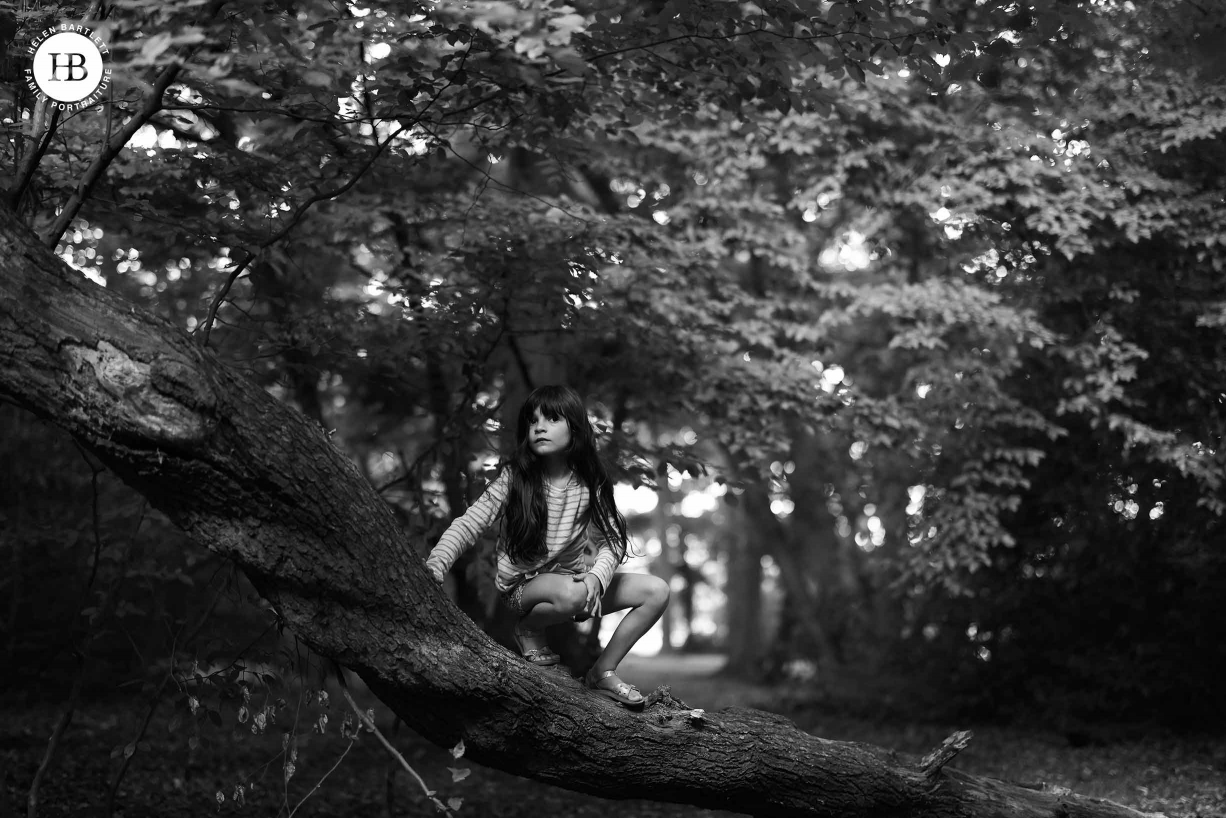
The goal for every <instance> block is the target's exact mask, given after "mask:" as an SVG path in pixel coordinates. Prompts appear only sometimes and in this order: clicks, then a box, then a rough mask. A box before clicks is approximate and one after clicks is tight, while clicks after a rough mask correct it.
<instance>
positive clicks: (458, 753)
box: [451, 739, 464, 758]
mask: <svg viewBox="0 0 1226 818" xmlns="http://www.w3.org/2000/svg"><path fill="white" fill-rule="evenodd" d="M463 755H464V739H460V743H459V744H457V745H456V746H454V747H452V748H451V757H452V758H461V757H463Z"/></svg>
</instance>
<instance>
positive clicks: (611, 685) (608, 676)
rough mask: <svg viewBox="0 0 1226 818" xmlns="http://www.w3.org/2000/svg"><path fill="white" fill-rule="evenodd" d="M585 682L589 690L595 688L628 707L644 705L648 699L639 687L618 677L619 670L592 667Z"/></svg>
mask: <svg viewBox="0 0 1226 818" xmlns="http://www.w3.org/2000/svg"><path fill="white" fill-rule="evenodd" d="M583 683H584V685H586V686H587V688H588V689H589V690H594V691H596V692H597V693H599V694H600V695H602V696H605V697H607V698H610V699H612V700H613V701H615V702H618V703H619V704H624V705H625V706H626V707H642V706H643V702H645V701H647V700H646V699H645V698H643V694H642V693H640V692H639V689H638V688H637V687H635V686H634V685H631V684H626V683H625V682H623V681H622V680H621V679H619V678H617V672H616V671H613V670H606V671H604V672H599V671H597V670H596V668H592V669H591V670H589V671H588V672H587V675H586V676H585V677H584V678H583Z"/></svg>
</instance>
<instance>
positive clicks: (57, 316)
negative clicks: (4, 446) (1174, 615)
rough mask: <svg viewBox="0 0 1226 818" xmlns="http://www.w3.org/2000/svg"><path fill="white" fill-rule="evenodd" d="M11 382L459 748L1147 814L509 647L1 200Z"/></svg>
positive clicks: (790, 788)
mask: <svg viewBox="0 0 1226 818" xmlns="http://www.w3.org/2000/svg"><path fill="white" fill-rule="evenodd" d="M0 395H2V396H4V397H6V398H8V399H10V400H12V401H15V402H17V403H19V404H20V405H22V406H24V407H26V408H28V409H31V410H33V411H34V412H36V413H37V414H39V415H41V416H43V417H45V418H48V419H50V420H52V421H54V422H55V423H57V424H59V425H60V426H62V427H64V428H65V429H67V430H68V431H69V432H71V433H72V434H73V435H75V436H76V437H77V439H78V440H80V441H81V442H82V444H84V445H86V446H88V447H89V448H90V449H92V450H93V451H94V452H96V453H97V454H98V456H99V457H101V458H102V459H103V460H104V461H105V462H106V463H107V464H108V466H110V468H112V469H114V471H115V472H116V473H117V474H118V475H120V476H121V477H122V478H123V479H124V480H126V481H127V482H129V483H130V484H131V485H133V486H134V487H135V488H136V489H137V490H139V491H140V492H142V493H143V494H144V495H145V496H147V497H148V498H149V500H150V501H151V502H152V503H153V504H154V505H156V506H157V507H158V508H160V509H161V510H162V511H164V512H165V513H166V514H167V515H169V516H170V517H171V518H172V519H173V520H174V521H175V522H176V523H178V524H179V525H180V526H182V527H183V528H184V529H185V530H186V531H187V532H188V533H189V534H190V535H191V536H193V537H194V538H195V539H197V540H198V541H200V542H201V543H203V544H205V545H207V546H208V547H209V548H211V549H213V550H214V551H216V552H217V553H219V554H222V555H224V556H226V557H229V558H231V559H233V560H234V561H235V562H236V563H238V564H239V565H240V566H241V567H242V568H243V569H244V570H245V571H246V572H247V574H248V576H249V577H250V578H251V580H252V581H253V582H254V583H255V585H256V587H257V588H258V589H259V591H260V593H261V594H263V595H264V596H265V597H266V598H267V599H268V600H269V601H270V602H271V603H272V604H273V605H274V606H275V609H276V611H277V612H278V613H279V614H280V616H282V617H283V618H284V620H285V622H286V623H287V624H288V625H289V627H291V628H292V629H293V630H294V631H295V632H296V633H297V634H298V635H299V636H300V637H301V638H302V639H304V640H305V641H306V642H308V643H309V644H310V645H311V646H312V647H313V648H314V649H315V650H317V651H318V652H319V653H320V654H322V655H324V656H328V657H332V658H334V659H335V660H336V661H338V662H339V663H341V664H342V665H345V666H347V667H349V668H351V669H352V670H353V671H355V672H356V673H358V675H359V676H361V677H362V679H363V680H364V681H365V682H366V683H367V684H368V685H369V686H370V688H371V689H372V690H373V691H374V692H375V693H376V694H377V695H378V696H379V697H380V698H381V699H382V700H383V702H384V703H386V704H387V705H388V706H389V707H390V708H391V709H392V710H393V711H395V712H396V714H397V715H399V716H400V717H401V718H403V719H404V721H405V722H406V723H407V724H409V725H410V726H412V727H413V728H414V729H415V730H417V731H418V732H419V733H421V734H422V735H423V736H425V737H427V738H428V739H430V740H432V741H434V742H436V743H438V744H439V745H441V746H446V747H449V746H452V745H454V744H455V743H456V742H457V741H458V740H460V739H463V740H464V741H465V744H466V746H467V747H468V754H469V756H470V757H471V758H472V759H473V760H474V761H477V762H479V763H482V764H486V765H489V766H491V767H496V768H498V769H502V770H506V771H509V772H512V773H516V774H519V775H524V776H528V777H531V778H534V779H537V780H540V781H545V782H549V783H552V784H557V785H559V786H563V787H568V788H571V789H575V790H579V791H582V792H588V793H593V794H596V795H602V796H606V797H609V798H650V799H657V800H662V801H677V802H684V803H691V804H696V805H700V806H705V807H712V808H719V809H728V810H735V811H741V812H746V813H753V814H762V815H795V816H847V815H859V816H865V817H866V818H867V816H874V818H877V817H878V816H945V815H950V816H952V815H978V816H1006V815H1008V816H1014V817H1015V818H1021V817H1024V816H1056V815H1061V816H1081V815H1085V816H1089V815H1102V816H1108V815H1114V816H1123V815H1134V816H1135V815H1138V814H1139V813H1136V812H1134V811H1132V810H1128V809H1126V808H1124V807H1120V806H1118V805H1114V804H1110V803H1107V802H1101V801H1092V800H1089V799H1084V798H1079V797H1076V796H1072V795H1057V794H1053V793H1044V792H1037V791H1031V790H1026V789H1021V788H1018V787H1014V786H1011V785H1006V784H1002V783H1000V782H996V781H992V780H985V779H975V778H972V777H969V776H966V775H964V774H961V773H958V772H955V771H951V770H946V769H944V768H943V762H944V761H945V760H947V757H946V756H942V757H940V758H933V759H930V760H929V761H928V763H926V764H924V763H920V764H910V763H904V762H902V761H899V760H897V759H895V758H894V757H892V756H891V755H889V754H888V753H886V752H885V751H882V750H879V749H876V748H873V747H869V746H866V745H859V744H849V743H842V742H833V741H826V740H823V739H820V738H816V737H814V736H811V735H808V734H806V733H803V732H801V731H800V730H797V729H796V728H795V727H794V726H793V725H792V724H791V723H789V722H787V721H786V720H783V719H780V718H778V717H775V716H771V715H768V714H765V713H760V712H756V711H752V710H743V709H728V710H724V711H721V712H719V713H713V714H707V715H706V716H705V717H700V718H696V717H693V716H691V715H690V714H689V713H687V711H686V710H684V709H682V708H681V707H680V706H679V705H678V704H677V703H676V702H675V701H673V700H672V699H671V698H669V697H668V696H667V695H653V696H652V698H651V699H650V701H652V704H651V705H650V706H649V707H647V708H646V710H645V711H643V712H641V713H633V712H630V711H628V710H625V709H622V708H620V707H618V706H616V705H614V704H613V703H611V702H609V701H608V700H606V699H602V698H599V697H597V696H594V695H591V694H590V693H588V692H586V691H584V690H582V689H581V687H580V686H579V684H578V683H577V682H575V681H573V680H571V679H570V678H569V677H566V676H564V675H563V674H559V673H553V672H543V671H542V670H541V669H539V668H536V667H534V666H532V665H529V664H527V663H525V662H523V661H521V660H519V659H517V658H516V657H515V656H513V655H512V654H511V653H509V652H508V651H506V650H504V649H502V648H501V647H499V646H498V645H497V644H495V643H494V642H493V641H492V640H491V639H490V638H489V637H487V636H486V635H485V634H484V633H482V632H481V631H480V630H479V629H477V628H476V627H475V626H474V625H473V624H472V623H471V622H470V621H469V620H468V619H467V618H466V617H464V616H463V615H462V614H461V613H460V611H459V610H458V609H457V608H456V607H455V606H454V605H452V604H451V603H450V602H448V601H447V599H446V597H445V596H444V595H443V594H442V592H441V591H440V590H439V589H438V588H437V587H436V586H435V585H434V583H433V582H432V581H431V580H430V579H429V577H428V575H427V574H426V572H425V569H424V565H423V563H422V561H421V560H420V559H419V558H418V557H416V556H415V555H414V554H413V552H412V549H411V548H409V546H408V544H407V543H405V542H404V534H403V532H402V531H401V529H400V527H399V526H398V525H397V523H396V520H395V518H394V516H393V515H392V512H391V511H390V510H389V509H388V508H387V507H386V506H385V505H384V503H383V502H382V501H381V500H380V499H379V497H378V496H377V495H376V494H375V492H374V491H373V489H372V488H371V486H370V485H369V484H368V483H367V482H366V481H365V480H363V479H362V477H361V475H360V474H359V472H358V470H357V468H356V467H355V466H354V464H353V463H352V462H350V460H349V459H348V458H346V457H345V455H344V454H342V453H341V452H340V451H339V450H337V449H336V448H335V447H334V446H333V445H332V444H331V443H330V442H329V441H328V440H327V439H326V438H325V437H324V436H323V434H322V433H321V431H320V430H319V429H318V428H317V427H316V426H315V425H314V424H312V423H310V422H309V421H307V420H306V419H305V418H304V417H303V416H302V415H301V414H299V413H298V412H296V411H294V410H292V409H291V408H289V407H287V406H285V405H283V404H281V403H278V402H277V401H276V400H274V399H273V398H272V397H270V396H269V395H268V394H267V393H265V392H264V391H263V390H262V389H260V388H258V387H257V386H255V385H253V384H251V383H249V382H248V381H246V380H245V379H244V378H243V377H241V376H240V375H238V374H237V373H235V372H234V371H232V370H231V369H229V368H228V367H227V366H225V365H224V364H222V363H220V362H219V361H218V360H217V359H216V357H215V356H214V355H212V354H211V353H209V352H207V351H203V350H201V349H199V348H198V347H197V346H196V345H194V344H193V343H192V341H191V340H190V339H188V338H187V337H186V336H185V335H184V334H183V333H181V332H179V331H178V330H176V329H175V328H173V327H172V326H170V325H169V324H167V323H166V322H163V321H161V320H160V319H157V318H155V317H153V316H151V315H149V314H147V313H145V312H142V311H141V310H139V309H137V308H136V307H134V306H133V305H132V304H131V303H129V302H127V301H125V300H124V299H122V298H121V297H119V296H117V295H116V294H115V293H113V292H110V291H108V290H106V289H105V288H102V287H99V286H96V285H94V284H92V283H90V282H89V281H87V280H86V279H85V278H83V277H82V276H80V275H77V274H76V273H74V272H73V271H71V270H70V269H68V268H67V267H65V266H64V264H63V263H62V262H61V261H60V260H59V259H57V258H56V257H55V256H54V255H53V254H52V253H51V252H50V251H49V250H46V249H45V248H43V247H42V246H41V245H40V244H39V242H38V240H37V238H36V237H35V236H34V234H33V233H31V232H30V231H29V230H27V229H26V228H25V227H23V226H22V225H21V224H20V223H18V222H17V220H16V219H15V217H14V216H13V215H12V213H11V212H10V211H8V210H7V209H4V208H0Z"/></svg>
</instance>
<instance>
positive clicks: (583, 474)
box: [426, 386, 669, 707]
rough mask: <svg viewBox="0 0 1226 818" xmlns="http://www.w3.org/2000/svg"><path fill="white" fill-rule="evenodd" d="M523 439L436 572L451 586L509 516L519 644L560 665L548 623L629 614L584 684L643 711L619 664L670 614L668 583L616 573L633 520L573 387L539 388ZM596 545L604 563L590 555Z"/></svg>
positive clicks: (509, 592)
mask: <svg viewBox="0 0 1226 818" xmlns="http://www.w3.org/2000/svg"><path fill="white" fill-rule="evenodd" d="M515 441H516V446H515V452H514V454H513V455H512V456H511V458H510V459H509V461H508V462H507V464H506V466H505V467H504V468H503V469H502V471H501V473H499V475H498V477H497V478H496V479H495V480H494V482H493V483H491V484H490V486H489V488H487V489H486V490H485V493H484V494H482V495H481V497H480V498H479V499H478V500H477V502H475V503H473V505H472V506H470V507H469V509H468V510H467V511H466V512H464V514H463V515H462V516H460V517H458V518H456V519H455V520H454V521H453V522H452V523H451V525H450V526H449V527H448V529H447V530H446V531H445V532H443V536H442V537H440V538H439V541H438V544H437V545H435V546H434V549H433V550H432V551H431V552H430V556H429V558H428V559H427V560H426V567H427V568H429V569H430V573H431V574H432V575H433V576H434V579H435V580H436V581H438V582H440V583H441V582H442V581H443V577H445V576H446V574H447V571H448V570H449V569H450V568H451V566H452V564H453V563H455V561H456V558H458V557H459V556H460V554H462V553H463V552H464V551H466V550H468V549H469V548H471V547H472V545H473V543H474V542H476V541H477V538H478V537H480V536H481V535H482V534H483V533H484V532H485V531H486V530H487V529H488V528H489V527H490V525H492V524H493V523H494V521H495V520H497V519H499V518H501V519H502V521H503V532H502V536H501V537H500V539H499V542H498V547H497V552H496V553H497V561H498V576H497V580H496V585H497V587H498V590H499V591H500V592H501V594H502V598H503V601H504V602H505V603H506V604H507V607H509V608H510V609H511V610H512V611H513V612H514V613H515V615H516V616H518V617H519V620H518V622H517V624H516V626H515V641H516V643H517V644H518V645H519V652H520V653H521V654H522V655H523V657H524V659H526V660H528V661H529V662H531V663H533V664H535V665H556V664H557V663H558V661H559V658H560V657H559V656H558V655H557V654H556V653H554V652H553V651H551V650H550V649H549V646H548V645H547V644H546V643H545V638H544V633H543V628H544V627H545V626H546V625H552V624H555V623H558V622H564V621H566V620H568V619H573V620H574V621H576V622H581V621H583V620H585V619H588V618H590V617H593V616H599V615H600V614H601V613H602V612H605V613H607V612H612V611H620V610H623V609H625V608H629V609H630V612H629V613H628V614H626V616H625V618H624V619H622V621H621V622H620V623H619V624H618V626H617V629H616V630H615V631H614V632H613V636H612V637H611V638H610V639H609V644H608V645H606V646H605V649H604V652H602V653H601V654H600V657H599V658H598V659H597V660H596V663H595V664H594V665H592V669H591V670H589V671H588V673H587V675H586V676H585V677H584V684H585V685H586V686H587V687H589V688H591V689H592V690H594V691H596V692H597V693H599V694H601V695H603V696H607V697H609V698H610V699H613V700H614V701H617V702H621V703H622V704H624V705H626V706H627V707H641V706H642V704H643V701H644V699H643V695H642V694H641V693H640V692H639V691H638V689H637V688H636V687H634V686H633V685H630V684H626V683H625V682H624V681H622V680H621V679H620V678H618V676H617V673H616V671H617V665H618V664H619V663H620V662H621V660H622V659H623V658H624V657H625V656H626V654H627V653H628V652H629V651H630V648H631V647H633V645H634V643H635V642H637V641H638V640H639V639H640V638H641V637H642V636H643V634H645V633H647V631H648V630H649V629H650V628H651V626H652V625H654V624H655V622H656V620H657V619H659V618H660V615H661V614H662V613H664V608H665V606H667V605H668V596H669V589H668V583H666V582H665V581H664V580H662V579H660V578H659V577H654V576H648V575H645V574H615V573H613V572H614V570H615V569H616V568H617V566H618V565H619V564H621V562H622V561H623V560H624V559H625V558H626V546H627V535H626V520H625V518H624V517H622V515H621V514H620V513H618V511H617V506H616V504H615V503H614V501H613V483H612V481H611V480H610V479H609V475H608V472H607V471H606V469H605V466H604V464H603V462H602V461H601V458H600V456H599V454H598V453H597V451H596V433H595V431H594V430H593V429H592V424H591V422H590V421H588V419H587V410H586V409H585V408H584V405H583V399H582V398H580V397H579V395H578V393H577V392H575V391H574V390H573V389H571V388H569V387H566V386H542V387H540V388H538V389H535V390H533V392H532V394H530V395H529V396H528V399H527V400H526V401H525V402H524V405H523V406H522V407H521V408H520V410H519V422H518V425H517V428H516V434H515ZM589 540H590V541H591V542H592V543H593V544H594V545H595V547H596V554H595V559H592V558H591V557H589V555H588V544H589Z"/></svg>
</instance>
